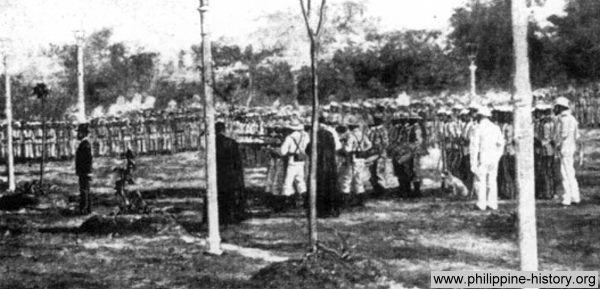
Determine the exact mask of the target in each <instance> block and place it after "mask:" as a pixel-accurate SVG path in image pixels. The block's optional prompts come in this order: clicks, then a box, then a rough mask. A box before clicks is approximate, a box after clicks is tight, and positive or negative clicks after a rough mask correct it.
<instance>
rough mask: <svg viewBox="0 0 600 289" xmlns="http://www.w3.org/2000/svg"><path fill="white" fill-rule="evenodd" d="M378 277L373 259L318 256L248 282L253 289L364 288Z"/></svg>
mask: <svg viewBox="0 0 600 289" xmlns="http://www.w3.org/2000/svg"><path fill="white" fill-rule="evenodd" d="M381 276H384V272H383V266H382V265H381V264H378V263H376V262H374V261H372V260H366V259H359V258H357V259H354V260H344V259H340V258H339V257H335V256H333V255H331V254H326V253H319V254H316V255H312V256H308V257H305V258H303V259H295V260H289V261H285V262H280V263H274V264H272V265H269V266H268V267H266V268H263V269H261V270H260V271H259V272H257V273H256V274H255V275H254V276H253V277H252V279H251V281H252V284H253V285H255V286H256V288H288V289H289V288H315V289H317V288H318V289H322V288H355V287H357V286H361V287H363V288H364V286H366V285H367V284H369V283H374V282H375V281H376V279H377V278H378V277H381Z"/></svg>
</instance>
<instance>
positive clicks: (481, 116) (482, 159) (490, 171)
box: [469, 107, 504, 210]
mask: <svg viewBox="0 0 600 289" xmlns="http://www.w3.org/2000/svg"><path fill="white" fill-rule="evenodd" d="M491 116H492V113H491V111H490V109H489V108H487V107H481V108H479V110H478V112H477V115H476V119H477V121H478V124H477V125H476V129H475V131H474V133H473V135H472V139H471V140H470V142H469V155H470V158H471V159H470V162H471V171H472V172H473V174H474V175H475V178H476V182H475V185H476V186H478V188H477V189H476V190H475V191H476V192H477V208H479V209H480V210H485V209H487V208H490V209H492V210H496V209H498V186H497V183H496V176H497V174H498V162H499V160H500V157H501V156H502V151H503V149H504V136H503V135H502V131H501V130H500V127H498V126H497V125H496V124H494V123H493V122H491V121H490V117H491Z"/></svg>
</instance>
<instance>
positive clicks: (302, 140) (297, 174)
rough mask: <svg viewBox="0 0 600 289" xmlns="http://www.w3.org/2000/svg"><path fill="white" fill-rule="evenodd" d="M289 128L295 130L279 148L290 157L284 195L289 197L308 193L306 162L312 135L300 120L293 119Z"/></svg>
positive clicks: (285, 155)
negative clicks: (306, 130)
mask: <svg viewBox="0 0 600 289" xmlns="http://www.w3.org/2000/svg"><path fill="white" fill-rule="evenodd" d="M289 129H291V130H293V132H292V133H290V134H289V135H288V136H286V137H285V140H284V141H283V144H282V145H281V147H280V148H279V154H280V155H281V156H283V157H287V158H288V161H287V168H286V174H285V179H284V183H283V195H284V196H288V197H289V196H292V195H294V194H296V195H297V196H298V197H299V195H302V194H304V193H306V178H305V173H304V164H305V163H306V162H307V161H308V158H307V155H306V147H307V146H308V143H309V142H310V137H309V136H308V134H307V133H306V132H305V131H304V125H303V124H302V123H301V122H300V121H298V120H294V121H292V123H291V124H290V125H289Z"/></svg>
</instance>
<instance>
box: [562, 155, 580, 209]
mask: <svg viewBox="0 0 600 289" xmlns="http://www.w3.org/2000/svg"><path fill="white" fill-rule="evenodd" d="M573 154H574V153H561V158H560V175H561V177H562V186H563V189H564V190H565V192H564V194H563V196H562V204H563V205H570V204H571V203H579V202H580V201H581V200H580V196H579V184H578V183H577V179H576V178H575V167H574V166H573V162H574V160H573Z"/></svg>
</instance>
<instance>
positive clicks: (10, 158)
mask: <svg viewBox="0 0 600 289" xmlns="http://www.w3.org/2000/svg"><path fill="white" fill-rule="evenodd" d="M8 51H9V50H8V48H7V47H4V60H3V62H4V93H5V96H6V108H5V114H6V150H7V152H6V166H7V171H8V176H7V178H8V191H9V192H14V191H15V163H14V152H13V135H12V134H13V132H12V126H13V124H12V122H13V121H12V99H11V91H10V74H9V69H8V53H9V52H8Z"/></svg>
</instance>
